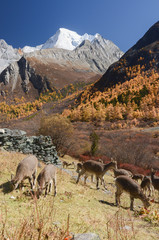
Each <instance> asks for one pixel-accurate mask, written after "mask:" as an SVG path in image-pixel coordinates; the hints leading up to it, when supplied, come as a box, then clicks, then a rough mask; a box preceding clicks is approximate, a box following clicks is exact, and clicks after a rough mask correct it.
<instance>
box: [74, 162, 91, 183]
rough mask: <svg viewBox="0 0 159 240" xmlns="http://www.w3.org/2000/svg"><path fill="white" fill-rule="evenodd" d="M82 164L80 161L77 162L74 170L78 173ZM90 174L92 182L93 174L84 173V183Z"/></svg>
mask: <svg viewBox="0 0 159 240" xmlns="http://www.w3.org/2000/svg"><path fill="white" fill-rule="evenodd" d="M82 165H83V164H81V163H77V169H76V172H77V173H79V172H80V171H81V170H82ZM89 176H91V182H93V174H89V173H86V174H85V176H84V184H86V180H87V178H88V177H89Z"/></svg>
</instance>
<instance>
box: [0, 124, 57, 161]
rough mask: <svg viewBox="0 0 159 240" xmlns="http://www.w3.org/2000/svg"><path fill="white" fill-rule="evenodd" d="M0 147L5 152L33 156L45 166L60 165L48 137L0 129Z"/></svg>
mask: <svg viewBox="0 0 159 240" xmlns="http://www.w3.org/2000/svg"><path fill="white" fill-rule="evenodd" d="M0 147H3V149H5V150H7V151H15V152H21V153H24V154H34V155H35V156H37V158H38V159H39V160H42V161H44V162H45V163H47V164H49V163H52V164H60V160H59V158H58V156H57V152H56V149H55V146H53V144H52V139H51V137H50V136H42V135H40V136H26V132H24V131H22V130H10V129H8V128H3V129H0Z"/></svg>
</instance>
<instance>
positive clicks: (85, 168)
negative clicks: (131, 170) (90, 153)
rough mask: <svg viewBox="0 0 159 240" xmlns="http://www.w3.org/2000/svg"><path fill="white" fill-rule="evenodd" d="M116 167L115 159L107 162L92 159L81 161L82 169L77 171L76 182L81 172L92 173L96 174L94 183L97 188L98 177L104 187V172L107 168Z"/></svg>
mask: <svg viewBox="0 0 159 240" xmlns="http://www.w3.org/2000/svg"><path fill="white" fill-rule="evenodd" d="M116 167H117V162H116V161H112V162H110V163H108V164H102V163H100V162H97V161H94V160H89V161H87V162H84V163H83V165H82V169H81V171H80V172H79V173H78V177H77V181H76V183H78V182H79V179H80V176H82V175H83V174H93V175H95V176H96V179H97V184H96V187H97V189H98V185H99V179H101V182H103V185H104V187H105V182H104V178H103V177H104V174H105V173H106V172H107V171H108V170H110V169H115V168H116ZM105 188H106V187H105Z"/></svg>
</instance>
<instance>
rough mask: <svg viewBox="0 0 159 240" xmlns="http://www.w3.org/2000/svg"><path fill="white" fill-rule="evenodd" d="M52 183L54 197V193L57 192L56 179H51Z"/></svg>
mask: <svg viewBox="0 0 159 240" xmlns="http://www.w3.org/2000/svg"><path fill="white" fill-rule="evenodd" d="M53 183H54V197H55V196H56V194H57V187H56V179H55V178H54V179H53Z"/></svg>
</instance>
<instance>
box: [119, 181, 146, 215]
mask: <svg viewBox="0 0 159 240" xmlns="http://www.w3.org/2000/svg"><path fill="white" fill-rule="evenodd" d="M115 185H116V192H115V200H116V205H117V206H119V205H120V196H121V194H122V193H123V192H127V193H129V195H130V210H132V211H133V203H134V198H138V199H140V200H141V201H142V202H143V205H144V207H145V208H148V207H149V206H150V203H149V199H148V198H147V197H146V196H145V194H144V193H143V191H142V189H141V186H140V185H139V184H138V183H137V182H135V181H134V180H133V179H131V178H130V177H128V176H118V177H117V178H116V180H115Z"/></svg>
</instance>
